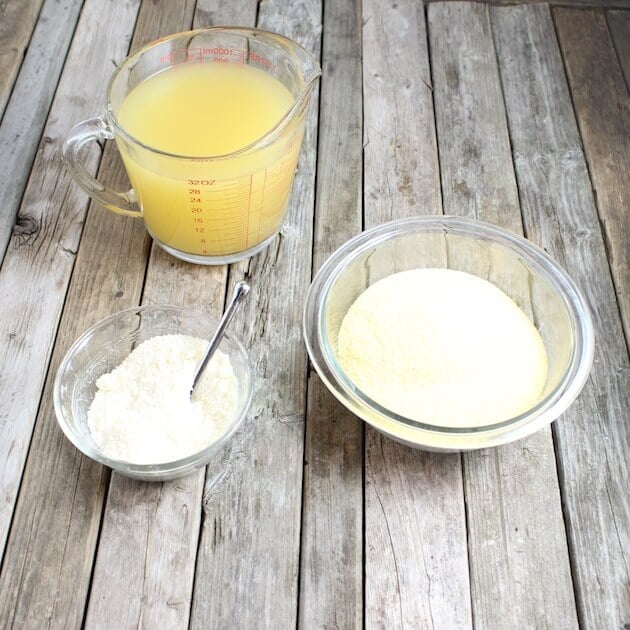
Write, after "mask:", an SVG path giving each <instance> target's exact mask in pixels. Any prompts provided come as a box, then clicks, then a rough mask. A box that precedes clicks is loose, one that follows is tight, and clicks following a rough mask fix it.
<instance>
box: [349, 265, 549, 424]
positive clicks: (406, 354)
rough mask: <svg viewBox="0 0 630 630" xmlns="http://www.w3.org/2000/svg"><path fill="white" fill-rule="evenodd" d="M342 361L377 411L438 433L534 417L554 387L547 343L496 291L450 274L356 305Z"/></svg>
mask: <svg viewBox="0 0 630 630" xmlns="http://www.w3.org/2000/svg"><path fill="white" fill-rule="evenodd" d="M337 350H338V358H339V362H340V363H341V366H342V367H343V369H344V370H345V372H346V373H347V374H348V376H349V377H350V378H351V379H352V381H353V382H354V383H355V384H356V385H357V386H358V387H359V389H361V390H362V391H363V392H364V393H365V394H367V395H368V396H369V397H370V398H372V399H373V400H374V401H376V402H378V403H379V404H381V405H382V406H383V407H385V408H387V409H389V410H391V411H394V412H396V413H398V414H399V415H402V416H405V417H407V418H410V419H413V420H416V421H419V422H424V423H428V424H433V425H439V426H460V427H463V426H468V427H473V426H482V425H486V424H494V423H497V422H501V421H503V420H508V419H510V418H512V417H514V416H516V415H518V414H520V413H522V412H524V411H526V410H527V409H529V408H530V407H532V406H533V405H534V404H536V403H537V402H538V400H539V398H540V396H541V393H542V390H543V387H544V385H545V380H546V377H547V355H546V353H545V347H544V345H543V341H542V339H541V337H540V334H539V333H538V331H537V330H536V328H535V327H534V325H533V324H532V323H531V321H530V320H529V319H528V318H527V316H526V315H525V313H524V312H523V311H522V310H521V309H520V308H519V307H518V306H517V305H516V304H515V303H514V302H513V301H512V300H511V299H510V298H509V297H508V296H507V295H506V294H505V293H503V291H501V290H500V289H498V288H497V287H496V286H494V285H493V284H491V283H490V282H488V281H486V280H484V279H482V278H479V277H477V276H474V275H472V274H468V273H465V272H461V271H454V270H452V269H414V270H410V271H403V272H400V273H395V274H393V275H391V276H388V277H386V278H383V279H382V280H380V281H378V282H376V283H375V284H373V285H372V286H370V287H369V288H368V289H366V290H365V291H364V292H363V293H362V294H361V295H359V297H358V298H357V300H356V301H355V302H354V303H353V304H352V306H351V307H350V309H349V310H348V312H347V313H346V316H345V318H344V320H343V322H342V324H341V329H340V331H339V339H338V348H337Z"/></svg>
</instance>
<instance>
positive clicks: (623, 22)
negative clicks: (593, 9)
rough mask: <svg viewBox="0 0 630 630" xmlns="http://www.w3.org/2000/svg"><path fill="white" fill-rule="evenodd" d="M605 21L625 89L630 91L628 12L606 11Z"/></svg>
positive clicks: (629, 23) (629, 25) (629, 20)
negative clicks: (624, 81) (624, 82)
mask: <svg viewBox="0 0 630 630" xmlns="http://www.w3.org/2000/svg"><path fill="white" fill-rule="evenodd" d="M606 21H607V22H608V28H609V30H610V35H611V36H612V40H613V42H614V45H615V51H616V52H617V58H618V60H619V65H620V66H621V71H622V72H623V76H624V78H625V80H626V88H627V89H630V11H606Z"/></svg>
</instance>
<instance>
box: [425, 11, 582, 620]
mask: <svg viewBox="0 0 630 630" xmlns="http://www.w3.org/2000/svg"><path fill="white" fill-rule="evenodd" d="M428 19H429V34H430V44H431V64H432V69H433V87H434V101H435V111H436V122H437V131H438V134H437V136H438V144H439V148H440V170H441V173H442V193H443V196H444V212H445V213H446V214H455V215H467V216H472V217H475V218H478V219H481V220H484V221H488V222H490V223H493V224H495V225H500V226H502V227H505V228H507V229H509V230H512V231H514V232H518V233H522V224H521V213H520V206H519V201H518V191H517V188H516V179H515V176H514V169H513V166H512V156H511V150H510V140H509V136H508V129H507V121H506V117H505V109H504V105H503V95H502V92H501V83H500V79H499V72H498V67H497V62H496V56H495V50H494V44H493V39H492V31H491V27H490V19H489V14H488V7H487V6H484V5H481V4H475V3H470V2H462V3H455V2H453V3H451V2H448V3H440V4H431V5H429V7H428ZM453 41H457V42H458V45H457V46H452V42H453ZM497 272H498V273H501V271H500V270H498V271H497ZM513 288H514V290H515V291H518V295H519V297H520V300H519V303H521V304H528V303H529V284H528V282H527V278H525V277H523V279H522V283H520V285H519V284H517V283H514V284H513ZM463 462H464V490H465V494H466V509H467V524H468V550H469V558H470V575H471V591H472V603H473V615H474V619H475V625H477V626H479V627H480V628H501V627H512V628H522V627H526V626H530V625H536V627H549V628H573V627H576V626H577V616H576V610H575V600H574V596H573V585H572V581H571V568H570V565H569V554H568V549H567V541H566V534H565V528H564V522H563V519H562V509H561V505H560V495H559V489H558V475H557V471H556V463H555V455H554V447H553V441H552V437H551V430H550V429H545V430H543V431H540V432H539V433H537V434H536V435H533V436H531V437H530V438H528V439H526V440H523V441H520V442H519V443H517V444H509V445H506V446H504V447H501V448H494V449H487V450H481V451H476V452H471V453H465V454H464V456H463ZM541 532H545V535H544V536H541ZM540 584H553V585H554V588H553V590H552V591H551V592H550V591H547V590H546V589H541V588H540Z"/></svg>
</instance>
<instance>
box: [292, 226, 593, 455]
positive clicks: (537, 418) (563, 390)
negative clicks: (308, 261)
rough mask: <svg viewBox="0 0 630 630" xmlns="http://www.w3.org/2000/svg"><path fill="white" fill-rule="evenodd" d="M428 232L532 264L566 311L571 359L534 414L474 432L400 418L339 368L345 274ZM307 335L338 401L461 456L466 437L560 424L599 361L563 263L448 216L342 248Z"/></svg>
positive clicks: (376, 232)
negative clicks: (335, 296) (445, 443)
mask: <svg viewBox="0 0 630 630" xmlns="http://www.w3.org/2000/svg"><path fill="white" fill-rule="evenodd" d="M429 232H442V233H443V234H447V233H453V234H459V235H462V236H469V237H470V236H478V237H479V236H480V237H482V238H485V240H488V241H490V242H493V243H497V244H500V245H503V246H505V247H506V248H507V249H509V250H511V251H512V252H514V253H518V254H519V255H520V256H521V257H523V258H524V259H525V261H526V262H528V263H530V264H533V267H534V268H535V269H536V270H537V271H540V272H542V274H543V276H544V277H545V278H546V279H547V280H548V281H549V283H550V284H551V287H552V288H553V289H554V292H555V293H556V294H557V295H558V297H559V298H560V299H561V301H562V303H563V304H564V306H565V308H566V310H567V313H568V316H569V319H570V324H571V330H572V332H573V342H574V343H573V347H572V349H571V356H570V357H569V361H568V364H567V367H566V369H565V370H564V372H563V374H562V376H561V378H560V381H559V382H558V384H557V385H556V386H555V387H554V388H553V390H552V391H551V392H549V393H548V394H547V395H546V396H545V398H543V399H542V400H540V401H539V402H538V403H537V404H536V405H534V406H533V407H531V408H530V409H528V410H527V411H525V412H523V413H521V414H519V415H517V416H514V417H512V418H509V419H507V420H504V421H502V422H497V423H493V424H488V425H482V426H475V427H461V426H458V427H446V426H440V425H433V424H429V423H423V422H419V421H417V420H413V419H411V418H407V417H405V416H402V415H400V414H397V413H395V412H393V411H391V410H390V409H387V408H386V407H383V406H382V405H380V404H379V403H378V402H376V401H374V400H373V399H372V398H370V397H369V396H368V395H367V394H365V393H364V392H363V391H361V390H360V389H359V388H358V387H357V386H356V385H355V384H354V383H353V382H352V380H351V379H350V378H349V377H348V376H347V375H346V373H345V371H344V370H343V368H342V367H341V365H340V364H339V362H338V360H337V358H336V356H335V352H334V351H333V349H332V344H331V343H330V340H329V338H328V334H327V330H326V329H327V327H326V325H325V319H326V318H325V311H326V306H327V304H328V297H329V293H330V289H331V288H332V286H333V285H334V283H335V282H336V281H337V279H338V278H339V276H340V275H341V273H342V272H343V271H344V270H345V269H346V268H347V267H348V266H349V265H350V264H351V263H352V262H353V261H354V260H356V259H357V258H358V257H359V256H361V255H362V254H364V253H365V252H366V251H369V250H372V249H375V248H377V247H378V246H379V245H381V244H383V243H385V242H387V241H389V240H391V239H393V238H397V237H401V236H407V235H410V234H413V233H429ZM312 331H315V338H312ZM303 335H304V339H305V342H306V346H307V350H308V353H309V356H310V358H311V361H312V362H313V365H314V366H315V369H316V370H317V372H318V374H319V376H320V377H321V378H322V380H323V381H324V382H325V384H326V386H327V387H328V388H329V389H330V391H331V392H332V393H333V395H335V397H337V398H338V400H340V402H342V403H343V404H344V405H345V406H346V407H348V408H349V409H350V410H351V411H353V413H355V414H357V415H359V416H360V417H362V418H363V419H364V420H366V421H367V422H368V423H370V424H372V425H373V426H375V428H377V429H379V430H381V431H382V430H383V429H382V428H381V427H379V426H377V425H376V424H375V423H374V422H373V421H372V418H371V415H376V416H378V417H381V418H384V419H385V420H387V421H389V422H393V423H394V424H398V425H401V426H404V427H407V428H408V429H412V430H413V429H415V430H418V431H422V432H425V433H429V434H432V435H443V436H450V437H454V438H461V439H462V441H461V444H460V446H461V448H462V449H463V448H470V446H467V445H466V444H465V438H471V437H478V436H486V435H491V434H496V433H497V432H504V431H505V430H506V429H514V430H515V431H517V432H518V430H519V428H522V427H523V426H525V425H527V426H529V425H530V424H535V425H536V426H542V425H543V424H545V423H546V421H547V420H548V421H549V422H551V421H552V420H554V419H555V418H557V417H558V416H559V415H560V414H561V413H563V412H564V411H565V410H566V409H567V408H568V407H569V405H570V404H571V403H572V402H573V400H575V398H576V397H577V395H578V394H579V392H580V391H581V389H582V387H583V385H584V383H585V382H586V379H587V378H588V375H589V372H590V368H591V365H592V362H593V355H594V330H593V322H592V318H591V314H590V311H589V309H588V307H587V304H586V300H585V299H584V296H583V295H582V293H581V291H580V289H579V288H578V287H577V285H576V284H575V282H574V281H573V280H572V279H571V278H570V277H569V275H568V274H567V273H566V272H565V271H564V269H562V268H561V267H560V266H559V265H558V263H556V262H555V261H554V260H553V259H552V258H551V257H550V256H549V255H548V254H547V253H546V252H545V251H544V250H542V249H541V248H540V247H538V246H537V245H535V244H534V243H532V242H531V241H529V240H528V239H526V238H524V237H522V236H520V235H518V234H515V233H513V232H510V231H509V230H506V229H503V228H500V227H498V226H496V225H493V224H490V223H487V222H485V221H480V220H478V219H472V218H468V217H458V216H449V215H424V216H414V217H409V218H405V219H397V220H394V221H389V222H386V223H382V224H379V225H376V226H374V227H372V228H369V229H367V230H365V231H363V232H361V233H360V234H358V235H356V236H355V237H353V238H351V239H350V240H348V241H346V242H345V243H344V244H343V245H341V246H340V247H339V248H338V249H337V250H335V252H333V254H331V256H330V257H329V258H328V259H327V260H326V261H325V262H324V263H323V264H322V266H321V267H320V269H319V271H318V272H317V274H316V275H315V277H314V278H313V282H312V283H311V287H310V288H309V291H308V294H307V299H306V304H305V308H304V316H303ZM348 403H350V406H349V405H348ZM361 411H364V413H361ZM365 412H367V413H365ZM530 432H531V431H530ZM525 434H526V433H525ZM509 439H510V438H508V440H509Z"/></svg>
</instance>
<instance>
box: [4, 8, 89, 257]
mask: <svg viewBox="0 0 630 630" xmlns="http://www.w3.org/2000/svg"><path fill="white" fill-rule="evenodd" d="M13 4H14V6H17V5H18V3H13ZM82 4H83V0H62V1H61V2H59V1H58V0H46V2H45V3H44V6H43V7H42V10H41V14H40V16H39V20H38V22H37V25H36V27H35V30H34V31H33V35H32V38H31V41H30V44H29V47H28V50H27V51H26V56H25V57H24V62H23V63H22V66H21V68H20V73H19V76H18V78H17V80H16V82H15V86H14V88H13V92H12V94H11V99H10V101H9V103H8V105H7V108H6V110H5V112H4V117H2V124H1V125H0V155H2V158H3V159H2V161H1V162H0V208H2V212H0V260H1V259H2V258H3V256H4V252H5V250H6V247H7V244H8V242H9V238H10V237H11V232H12V230H13V229H14V224H15V217H16V215H17V212H18V209H19V207H20V201H21V200H22V195H23V194H24V189H25V188H26V183H27V181H28V176H29V173H30V171H31V166H32V164H33V159H34V158H35V153H36V151H37V147H38V144H39V141H40V137H41V133H42V129H43V127H44V125H45V123H46V118H47V116H48V110H49V108H50V103H51V102H52V99H53V96H54V94H55V89H56V88H57V81H58V80H59V75H60V74H61V69H62V67H63V64H64V61H65V59H66V53H67V51H68V47H69V46H70V41H71V39H72V35H73V33H74V29H75V26H76V22H77V19H78V17H79V12H80V11H81V6H82ZM1 28H2V27H0V29H1ZM0 42H2V39H1V36H0ZM0 63H1V62H0ZM0 75H1V73H0ZM25 104H28V105H26V106H25ZM46 141H47V138H44V142H46ZM15 229H16V231H18V232H19V231H20V230H22V229H25V230H26V231H27V232H28V229H29V225H28V224H26V225H21V224H18V225H17V226H15Z"/></svg>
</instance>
